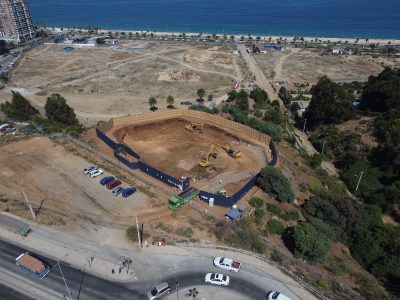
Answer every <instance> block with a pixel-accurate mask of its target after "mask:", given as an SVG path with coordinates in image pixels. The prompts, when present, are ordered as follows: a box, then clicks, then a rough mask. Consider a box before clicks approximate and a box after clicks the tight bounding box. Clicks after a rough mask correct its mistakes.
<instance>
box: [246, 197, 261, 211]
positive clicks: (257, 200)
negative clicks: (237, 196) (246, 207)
mask: <svg viewBox="0 0 400 300" xmlns="http://www.w3.org/2000/svg"><path fill="white" fill-rule="evenodd" d="M249 203H250V205H251V206H252V207H254V208H261V207H263V206H264V199H261V198H258V197H253V198H251V199H250V201H249Z"/></svg>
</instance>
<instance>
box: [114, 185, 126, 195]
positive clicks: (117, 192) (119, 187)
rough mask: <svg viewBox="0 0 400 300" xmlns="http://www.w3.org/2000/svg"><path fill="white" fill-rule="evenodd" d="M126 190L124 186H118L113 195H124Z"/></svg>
mask: <svg viewBox="0 0 400 300" xmlns="http://www.w3.org/2000/svg"><path fill="white" fill-rule="evenodd" d="M123 189H124V188H123V187H122V186H117V187H116V188H115V189H113V190H112V192H111V193H112V194H113V195H114V196H118V195H119V194H121V193H122V190H123Z"/></svg>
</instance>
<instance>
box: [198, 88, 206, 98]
mask: <svg viewBox="0 0 400 300" xmlns="http://www.w3.org/2000/svg"><path fill="white" fill-rule="evenodd" d="M205 94H206V91H205V90H204V89H198V90H197V96H199V99H203V97H204V95H205Z"/></svg>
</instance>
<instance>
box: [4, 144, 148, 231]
mask: <svg viewBox="0 0 400 300" xmlns="http://www.w3.org/2000/svg"><path fill="white" fill-rule="evenodd" d="M0 152H1V156H0V175H1V178H2V184H1V185H0V209H1V210H3V211H8V212H10V213H13V214H17V215H21V216H24V217H27V218H31V216H30V213H29V211H28V209H26V204H25V203H24V198H23V195H22V194H21V189H22V188H24V189H25V192H26V195H27V196H28V198H29V200H30V201H31V202H32V204H33V205H34V208H35V209H36V210H37V211H38V221H39V222H41V223H46V224H49V223H51V224H54V225H57V224H59V225H68V224H71V222H70V221H71V220H75V221H77V220H80V219H84V220H86V221H90V222H91V223H94V224H107V225H113V224H114V225H115V224H119V225H121V226H122V225H123V224H127V225H128V224H132V220H133V217H134V216H135V214H139V213H141V212H143V211H146V210H147V209H149V208H150V207H151V205H152V204H151V199H150V197H149V196H148V195H147V194H146V193H143V192H142V191H140V190H138V191H136V192H135V193H134V194H133V195H130V196H129V197H127V198H124V197H122V196H121V195H119V196H113V195H112V193H111V190H109V189H107V188H106V187H105V186H102V185H101V184H100V183H99V181H100V180H101V178H103V177H105V176H114V177H116V176H115V175H113V174H110V173H108V172H105V173H104V174H102V175H101V176H98V177H96V178H91V177H90V176H88V175H85V174H84V173H83V169H84V168H86V167H88V166H90V165H91V164H90V163H88V162H87V161H86V160H85V159H83V158H81V157H79V156H77V155H74V154H72V153H69V152H67V151H66V150H65V148H64V147H62V146H60V145H59V144H57V143H55V142H53V141H52V140H50V139H48V138H42V137H37V138H31V139H25V140H22V141H19V142H15V143H10V144H8V145H7V147H4V146H2V147H0ZM116 178H117V177H116ZM122 186H123V187H128V186H129V185H128V184H127V183H125V182H123V181H122ZM73 223H74V222H73Z"/></svg>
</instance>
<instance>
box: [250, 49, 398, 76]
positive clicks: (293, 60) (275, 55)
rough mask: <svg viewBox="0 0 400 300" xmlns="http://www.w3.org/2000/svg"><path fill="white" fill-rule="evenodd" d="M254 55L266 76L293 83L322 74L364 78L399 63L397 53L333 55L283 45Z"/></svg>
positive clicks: (324, 51) (321, 51)
mask: <svg viewBox="0 0 400 300" xmlns="http://www.w3.org/2000/svg"><path fill="white" fill-rule="evenodd" d="M254 57H255V59H256V61H257V63H258V64H259V66H260V68H261V69H262V70H263V72H264V73H265V75H266V76H267V77H268V78H271V79H272V80H274V81H289V82H294V83H315V82H316V81H318V79H319V78H320V77H321V76H324V75H326V76H328V77H329V78H331V79H332V80H335V81H344V82H351V81H366V80H367V79H368V77H369V76H371V75H377V74H379V73H380V72H381V71H382V70H383V68H384V66H391V67H396V66H397V67H399V66H400V58H398V57H397V58H395V57H387V56H374V57H373V56H369V55H368V56H367V55H366V56H361V55H334V54H331V53H328V52H327V51H326V50H317V49H298V48H287V49H286V50H285V51H283V52H268V53H266V54H256V55H254Z"/></svg>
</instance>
